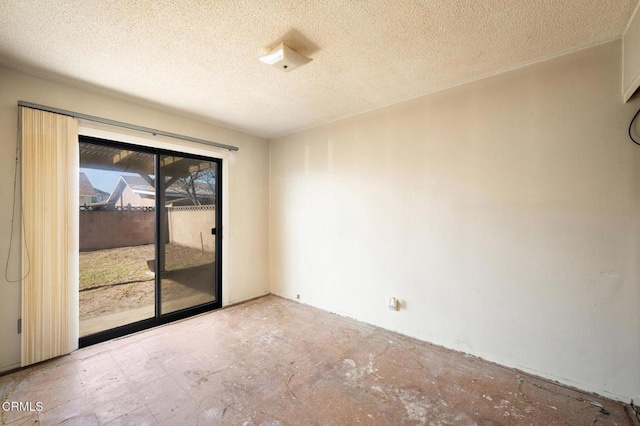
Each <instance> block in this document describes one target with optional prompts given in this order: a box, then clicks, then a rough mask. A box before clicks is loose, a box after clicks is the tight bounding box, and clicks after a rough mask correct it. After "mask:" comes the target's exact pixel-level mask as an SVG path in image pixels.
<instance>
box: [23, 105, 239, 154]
mask: <svg viewBox="0 0 640 426" xmlns="http://www.w3.org/2000/svg"><path fill="white" fill-rule="evenodd" d="M18 106H22V107H27V108H32V109H38V110H40V111H47V112H53V113H55V114H61V115H67V116H69V117H74V118H79V119H82V120H88V121H94V122H96V123H102V124H109V125H111V126H117V127H123V128H125V129H130V130H137V131H140V132H145V133H151V134H153V135H154V136H156V135H159V136H168V137H170V138H174V139H182V140H185V141H190V142H196V143H201V144H205V145H211V146H215V147H218V148H224V149H228V150H229V151H237V150H238V147H237V146H232V145H225V144H222V143H218V142H212V141H207V140H204V139H198V138H192V137H191V136H185V135H179V134H177V133H171V132H165V131H162V130H157V129H151V128H149V127H143V126H137V125H135V124H129V123H123V122H122V121H115V120H109V119H108V118H102V117H96V116H94V115H87V114H82V113H80V112H73V111H67V110H64V109H60V108H53V107H48V106H44V105H38V104H33V103H31V102H25V101H18Z"/></svg>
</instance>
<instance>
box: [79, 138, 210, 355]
mask: <svg viewBox="0 0 640 426" xmlns="http://www.w3.org/2000/svg"><path fill="white" fill-rule="evenodd" d="M79 145H80V194H79V196H80V200H79V201H80V219H79V220H80V297H79V299H80V345H81V346H86V345H87V344H92V343H95V342H98V341H102V340H106V339H110V338H113V337H116V336H120V335H124V334H127V333H131V332H134V331H138V330H141V329H144V328H148V327H151V326H154V325H157V324H161V323H164V322H169V321H172V320H174V319H178V318H184V317H186V316H189V315H193V314H195V313H200V312H203V311H206V310H210V309H214V308H217V307H220V306H221V294H220V293H221V285H220V276H221V269H220V268H221V262H220V258H221V253H220V250H217V248H218V247H220V245H219V243H218V241H219V238H220V233H219V232H217V230H218V229H220V225H219V224H220V223H221V217H220V214H219V212H218V210H219V200H220V199H221V197H220V195H221V194H220V178H219V175H220V166H221V162H220V160H218V159H213V158H206V157H199V156H193V155H189V154H184V153H175V152H168V151H163V150H159V149H153V148H146V147H139V146H133V145H125V144H121V143H115V142H111V141H105V140H102V139H95V138H89V137H84V136H81V137H80V144H79Z"/></svg>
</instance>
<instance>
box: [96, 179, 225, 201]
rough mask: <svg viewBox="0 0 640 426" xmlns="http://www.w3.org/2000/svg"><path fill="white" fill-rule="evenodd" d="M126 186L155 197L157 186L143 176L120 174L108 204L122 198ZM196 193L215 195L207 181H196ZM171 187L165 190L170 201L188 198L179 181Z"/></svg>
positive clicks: (199, 195) (136, 192)
mask: <svg viewBox="0 0 640 426" xmlns="http://www.w3.org/2000/svg"><path fill="white" fill-rule="evenodd" d="M126 187H129V188H130V189H131V191H133V192H134V193H135V194H138V195H140V196H142V197H144V198H155V188H154V187H153V185H151V184H150V183H149V182H148V181H147V180H146V179H144V178H142V177H141V176H130V175H128V176H120V179H118V182H117V183H116V185H115V187H114V189H113V191H111V195H109V198H108V199H107V201H106V204H115V203H116V202H117V201H118V199H119V198H120V196H121V194H122V191H124V189H125V188H126ZM195 187H196V193H197V196H198V198H199V199H202V198H210V197H212V196H213V191H212V189H211V186H209V185H207V184H206V183H201V182H195ZM169 188H170V189H169V190H167V191H165V194H164V195H165V198H166V199H167V200H168V201H172V202H173V201H176V200H180V199H183V198H188V194H187V192H186V191H185V190H183V189H181V188H180V186H179V185H178V184H177V183H174V184H173V185H172V186H170V187H169Z"/></svg>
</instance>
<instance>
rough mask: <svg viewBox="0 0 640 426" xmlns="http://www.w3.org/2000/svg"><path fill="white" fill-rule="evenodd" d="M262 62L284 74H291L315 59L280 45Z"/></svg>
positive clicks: (262, 58) (263, 58)
mask: <svg viewBox="0 0 640 426" xmlns="http://www.w3.org/2000/svg"><path fill="white" fill-rule="evenodd" d="M260 60H261V61H262V62H264V63H265V64H269V65H271V66H273V67H275V68H278V69H280V70H282V71H284V72H289V71H292V70H295V69H296V68H300V67H301V66H303V65H304V64H308V63H309V62H311V61H312V60H313V59H311V58H307V57H306V56H304V55H301V54H299V53H298V52H296V51H295V50H293V49H292V48H290V47H289V46H287V45H286V44H284V43H280V44H279V45H278V47H276V48H275V49H274V50H272V51H271V52H269V53H267V54H266V55H264V56H262V57H261V58H260Z"/></svg>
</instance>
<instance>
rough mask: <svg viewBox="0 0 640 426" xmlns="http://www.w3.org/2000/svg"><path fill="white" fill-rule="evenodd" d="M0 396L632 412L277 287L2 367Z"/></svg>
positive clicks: (250, 414)
mask: <svg viewBox="0 0 640 426" xmlns="http://www.w3.org/2000/svg"><path fill="white" fill-rule="evenodd" d="M0 394H1V395H2V399H1V400H2V401H20V402H31V403H32V404H33V406H32V407H31V408H32V409H34V410H36V411H3V410H0V415H1V416H2V417H1V421H2V423H3V424H35V423H40V424H45V425H47V424H58V423H62V422H64V424H78V425H92V424H109V425H112V424H113V425H117V424H132V425H133V424H135V425H142V424H168V425H184V426H186V425H196V424H230V425H236V424H243V425H260V424H262V425H284V424H292V425H301V424H332V425H352V424H372V425H397V424H442V425H448V424H451V425H475V424H477V425H519V424H523V425H530V424H533V425H554V424H558V425H593V424H607V425H633V424H634V423H633V420H632V417H631V415H630V412H629V413H627V411H626V410H627V407H626V406H625V405H624V404H621V403H617V402H614V401H610V400H607V399H603V398H599V397H596V396H594V395H591V394H587V393H583V392H579V391H576V390H573V389H569V388H566V387H562V386H559V385H557V384H554V383H550V382H548V381H545V380H542V379H538V378H535V377H532V376H529V375H527V374H523V373H520V372H517V371H515V370H511V369H508V368H503V367H499V366H496V365H494V364H491V363H488V362H485V361H482V360H480V359H477V358H474V357H469V356H465V355H463V354H460V353H457V352H453V351H450V350H446V349H443V348H441V347H437V346H433V345H430V344H427V343H424V342H420V341H417V340H414V339H410V338H407V337H403V336H401V335H398V334H395V333H392V332H389V331H385V330H381V329H378V328H375V327H372V326H368V325H366V324H362V323H358V322H356V321H353V320H350V319H347V318H342V317H340V316H337V315H333V314H329V313H327V312H323V311H320V310H318V309H315V308H311V307H308V306H305V305H302V304H297V303H295V302H292V301H288V300H284V299H281V298H278V297H274V296H267V297H263V298H260V299H256V300H254V301H251V302H248V303H245V304H242V305H237V306H234V307H231V308H227V309H223V310H219V311H216V312H211V313H208V314H204V315H201V316H198V317H195V318H191V319H188V320H184V321H181V322H177V323H173V324H170V325H167V326H163V327H159V328H155V329H153V330H148V331H145V332H142V333H138V334H136V335H132V336H128V337H125V338H121V339H118V340H113V341H110V342H105V343H102V344H98V345H94V346H91V347H88V348H84V349H81V350H78V351H76V352H74V353H73V354H71V355H68V356H65V357H61V358H58V359H55V360H51V361H48V362H45V363H42V364H39V365H37V366H34V367H31V368H29V369H25V370H22V371H18V372H15V373H12V374H8V375H4V376H2V377H0ZM37 402H41V403H42V411H37V409H38V406H37V405H36V403H37Z"/></svg>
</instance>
